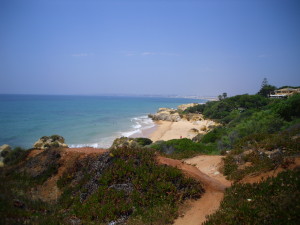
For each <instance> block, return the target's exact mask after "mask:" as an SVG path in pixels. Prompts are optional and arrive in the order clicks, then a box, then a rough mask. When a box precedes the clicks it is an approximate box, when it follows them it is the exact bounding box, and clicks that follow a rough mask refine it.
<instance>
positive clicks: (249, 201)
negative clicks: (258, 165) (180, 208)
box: [204, 171, 300, 225]
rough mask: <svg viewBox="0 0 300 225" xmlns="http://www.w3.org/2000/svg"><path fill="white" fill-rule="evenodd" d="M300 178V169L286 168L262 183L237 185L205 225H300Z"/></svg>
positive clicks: (228, 191) (227, 191)
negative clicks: (299, 224)
mask: <svg viewBox="0 0 300 225" xmlns="http://www.w3.org/2000/svg"><path fill="white" fill-rule="evenodd" d="M299 177H300V172H299V171H286V172H283V173H280V174H279V175H278V176H277V177H276V178H268V179H267V180H266V181H264V182H261V183H255V184H235V185H233V186H232V187H231V188H229V189H227V190H226V193H225V196H224V200H223V201H222V203H221V206H220V209H219V210H218V211H217V212H216V213H214V214H212V215H210V216H209V217H208V221H207V222H205V223H204V224H205V225H210V224H227V225H231V224H232V225H233V224H234V225H238V224H274V225H276V224H278V225H279V224H280V225H281V224H298V223H299V208H300V179H299Z"/></svg>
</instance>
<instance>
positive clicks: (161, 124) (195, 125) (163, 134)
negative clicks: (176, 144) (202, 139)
mask: <svg viewBox="0 0 300 225" xmlns="http://www.w3.org/2000/svg"><path fill="white" fill-rule="evenodd" d="M154 123H155V124H156V126H155V129H153V130H152V133H150V134H149V136H147V138H150V139H151V140H152V141H153V142H156V141H158V140H162V141H168V140H171V139H180V138H188V139H192V138H194V137H195V136H197V135H198V134H206V133H207V132H208V131H209V130H210V129H209V127H210V126H215V125H216V123H215V122H214V121H212V120H198V121H188V120H184V119H183V120H180V121H178V122H171V121H162V120H159V121H154Z"/></svg>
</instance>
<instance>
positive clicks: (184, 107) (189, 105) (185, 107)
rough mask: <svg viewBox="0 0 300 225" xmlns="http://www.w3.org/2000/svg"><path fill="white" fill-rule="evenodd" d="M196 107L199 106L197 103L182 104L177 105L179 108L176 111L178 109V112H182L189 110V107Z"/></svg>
mask: <svg viewBox="0 0 300 225" xmlns="http://www.w3.org/2000/svg"><path fill="white" fill-rule="evenodd" d="M196 105H199V104H198V103H189V104H183V105H179V106H178V107H177V109H178V110H181V111H184V110H186V109H187V108H189V107H194V106H196Z"/></svg>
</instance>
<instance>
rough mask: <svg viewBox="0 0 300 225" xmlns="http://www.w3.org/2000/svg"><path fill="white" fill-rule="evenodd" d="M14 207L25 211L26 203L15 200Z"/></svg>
mask: <svg viewBox="0 0 300 225" xmlns="http://www.w3.org/2000/svg"><path fill="white" fill-rule="evenodd" d="M13 205H14V207H16V208H21V209H23V208H24V207H25V203H24V202H22V201H20V200H19V199H14V200H13Z"/></svg>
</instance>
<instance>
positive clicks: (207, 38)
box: [0, 0, 300, 96]
mask: <svg viewBox="0 0 300 225" xmlns="http://www.w3.org/2000/svg"><path fill="white" fill-rule="evenodd" d="M299 12H300V1H299V0H295V1H293V0H257V1H256V0H249V1H245V0H235V1H232V0H228V1H226V0H219V1H217V0H207V1H205V0H203V1H201V0H198V1H189V0H182V1H180V0H174V1H172V0H151V1H150V0H149V1H146V0H128V1H126V0H122V1H121V0H120V1H116V0H110V1H108V0H107V1H101V0H99V1H91V0H35V1H34V0H26V1H23V0H0V83H1V88H0V93H7V94H12V93H14V94H80V95H81V94H84V95H86V94H88V95H89V94H164V95H165V94H179V95H201V96H216V95H218V94H220V93H223V92H227V93H228V95H235V94H244V93H249V94H253V93H255V92H257V91H258V90H259V88H260V85H261V82H262V80H263V78H264V77H266V78H267V79H268V81H269V83H270V84H273V85H275V86H283V85H300V73H299V71H300V13H299Z"/></svg>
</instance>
